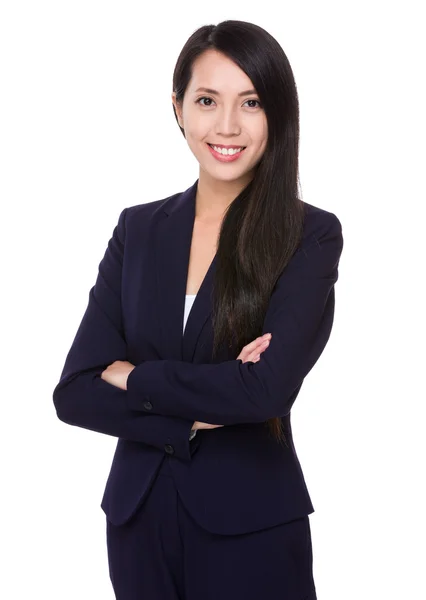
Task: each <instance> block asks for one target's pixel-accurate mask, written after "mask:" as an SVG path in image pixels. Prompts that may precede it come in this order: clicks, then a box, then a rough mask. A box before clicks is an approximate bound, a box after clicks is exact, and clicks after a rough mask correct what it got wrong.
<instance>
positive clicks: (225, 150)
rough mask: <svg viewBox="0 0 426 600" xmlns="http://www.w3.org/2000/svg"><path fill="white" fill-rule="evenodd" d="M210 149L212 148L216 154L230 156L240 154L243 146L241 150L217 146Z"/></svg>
mask: <svg viewBox="0 0 426 600" xmlns="http://www.w3.org/2000/svg"><path fill="white" fill-rule="evenodd" d="M212 148H214V149H215V150H216V152H219V154H224V155H225V156H226V155H228V156H232V155H233V154H237V152H241V150H242V149H243V146H241V148H218V147H217V146H212Z"/></svg>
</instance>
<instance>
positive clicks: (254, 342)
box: [244, 334, 271, 352]
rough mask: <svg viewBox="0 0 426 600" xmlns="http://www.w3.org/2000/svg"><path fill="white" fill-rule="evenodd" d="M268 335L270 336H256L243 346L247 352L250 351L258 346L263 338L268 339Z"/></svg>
mask: <svg viewBox="0 0 426 600" xmlns="http://www.w3.org/2000/svg"><path fill="white" fill-rule="evenodd" d="M270 337H271V334H265V335H261V336H259V337H257V338H256V339H255V340H253V341H252V342H250V344H247V346H244V349H245V350H248V351H249V352H252V351H253V350H255V349H256V348H257V347H258V346H260V345H261V344H262V343H263V342H264V341H265V340H267V339H270Z"/></svg>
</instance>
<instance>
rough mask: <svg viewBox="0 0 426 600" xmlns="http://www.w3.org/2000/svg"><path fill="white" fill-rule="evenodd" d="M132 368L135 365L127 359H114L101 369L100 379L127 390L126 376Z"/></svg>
mask: <svg viewBox="0 0 426 600" xmlns="http://www.w3.org/2000/svg"><path fill="white" fill-rule="evenodd" d="M134 368H135V365H132V363H130V362H128V361H127V360H116V361H114V362H113V363H112V364H110V365H109V366H108V367H107V368H106V369H105V370H104V371H102V373H101V379H103V380H104V381H106V382H107V383H110V384H111V385H115V386H116V387H118V388H120V389H122V390H127V378H128V376H129V375H130V373H131V372H132V371H133V369H134Z"/></svg>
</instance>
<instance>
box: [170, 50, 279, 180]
mask: <svg viewBox="0 0 426 600" xmlns="http://www.w3.org/2000/svg"><path fill="white" fill-rule="evenodd" d="M199 88H208V89H209V90H210V91H206V90H204V89H201V90H200V89H199ZM249 90H251V92H249V93H244V94H242V93H243V92H247V91H249ZM172 101H173V104H174V105H175V109H176V114H177V117H178V121H179V125H180V126H181V127H182V128H183V129H184V131H185V137H186V141H187V142H188V146H189V147H190V149H191V151H192V153H193V154H194V156H195V158H196V159H197V160H198V162H199V164H200V175H201V174H202V173H203V172H204V174H205V175H207V176H208V177H211V178H212V179H215V180H221V181H230V182H231V181H233V182H235V181H236V180H241V181H245V182H248V181H250V179H251V178H252V176H253V174H254V168H255V166H256V165H257V163H258V162H259V160H260V159H261V157H262V155H263V153H264V150H265V147H266V141H267V135H268V132H267V121H266V115H265V112H264V110H263V108H262V106H261V104H260V100H259V97H258V95H257V93H256V91H255V90H254V87H253V84H252V82H251V80H250V79H249V78H248V77H247V75H246V74H245V73H244V71H242V70H241V69H240V68H239V67H238V66H237V65H236V64H235V63H234V62H233V61H232V60H230V59H229V58H228V57H226V56H224V55H223V54H221V53H219V52H217V51H216V50H207V51H205V52H204V53H203V54H202V55H200V56H199V57H198V58H197V59H196V60H195V61H194V64H193V74H192V78H191V81H190V83H189V85H188V87H187V89H186V92H185V96H184V99H183V104H182V106H179V105H178V104H176V98H175V94H174V93H173V94H172ZM210 145H211V146H213V145H214V146H216V149H219V148H229V147H231V148H232V149H233V150H232V152H235V150H238V149H239V148H241V147H244V150H242V151H241V152H238V153H237V154H233V155H229V154H225V155H224V154H223V153H221V152H217V151H216V150H214V149H213V148H211V147H210ZM222 152H223V150H222Z"/></svg>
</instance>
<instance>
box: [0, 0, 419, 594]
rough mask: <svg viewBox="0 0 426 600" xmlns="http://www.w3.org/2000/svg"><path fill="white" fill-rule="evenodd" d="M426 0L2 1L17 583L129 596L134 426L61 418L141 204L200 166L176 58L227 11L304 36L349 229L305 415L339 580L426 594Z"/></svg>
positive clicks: (11, 540) (310, 107) (311, 186)
mask: <svg viewBox="0 0 426 600" xmlns="http://www.w3.org/2000/svg"><path fill="white" fill-rule="evenodd" d="M420 4H421V3H420V2H417V3H416V2H404V3H402V2H377V1H372V0H368V1H363V2H362V1H359V2H357V3H345V2H331V1H327V0H325V1H324V2H321V3H318V2H306V1H303V0H298V1H295V0H294V1H293V2H286V1H284V2H275V1H267V0H264V1H263V2H260V3H259V2H246V3H244V4H241V5H240V7H239V8H238V9H237V6H236V5H234V6H233V8H232V10H230V6H231V5H230V4H229V2H220V1H217V2H215V3H207V4H206V3H201V2H200V3H198V2H197V3H195V2H189V3H186V4H183V3H182V2H180V3H169V4H167V3H164V2H163V3H157V4H146V5H144V3H142V2H126V1H122V2H117V1H116V2H111V1H105V0H104V1H103V2H100V1H98V0H84V2H83V1H81V0H74V1H73V2H54V1H47V0H39V1H38V2H29V1H27V2H24V1H19V0H15V1H14V2H3V3H2V4H1V9H0V69H1V70H0V85H1V93H0V120H1V121H0V152H1V156H0V158H1V163H0V164H1V174H0V198H1V236H0V238H1V258H2V261H1V264H2V267H1V271H2V273H1V274H2V290H1V305H2V310H1V316H2V336H1V338H2V343H1V350H2V367H3V368H2V382H1V424H2V428H1V429H2V431H1V436H0V440H1V441H0V444H1V454H0V455H1V479H0V481H1V484H0V485H1V500H0V502H1V507H0V508H1V533H0V544H1V548H0V552H1V556H2V559H1V567H2V568H1V577H0V588H1V589H0V596H1V597H2V598H4V599H5V600H6V599H7V600H23V599H24V598H25V599H26V598H44V599H50V598H55V599H60V600H71V599H72V600H75V599H76V598H78V599H79V600H93V599H96V600H98V599H99V600H112V599H113V598H114V595H113V591H112V586H111V584H110V581H109V575H108V564H107V553H106V541H105V516H104V513H103V512H102V510H101V508H100V501H101V497H102V493H103V489H104V485H105V482H106V478H107V476H108V472H109V467H110V463H111V459H112V455H113V452H114V448H115V444H116V439H115V438H112V437H109V436H104V435H102V434H97V433H94V432H91V431H87V430H83V429H79V428H76V427H71V426H69V425H65V424H64V423H62V422H61V421H59V420H58V419H57V417H56V413H55V410H54V406H53V401H52V392H53V389H54V387H55V386H56V384H57V382H58V381H59V376H60V373H61V370H62V367H63V364H64V361H65V357H66V354H67V352H68V350H69V347H70V345H71V343H72V340H73V338H74V335H75V333H76V330H77V327H78V325H79V323H80V320H81V318H82V316H83V313H84V310H85V308H86V305H87V302H88V293H89V289H90V288H91V287H92V285H93V284H94V282H95V280H96V275H97V269H98V264H99V262H100V260H101V259H102V257H103V254H104V252H105V249H106V246H107V243H108V240H109V238H110V236H111V234H112V231H113V228H114V226H115V225H116V223H117V220H118V215H119V213H120V212H121V210H122V209H123V208H124V207H127V206H132V205H134V204H139V203H145V202H150V201H153V200H158V199H160V198H165V197H167V196H169V195H171V194H174V193H176V192H179V191H183V190H185V189H186V188H188V187H189V186H190V185H192V183H194V182H195V180H196V179H197V177H198V164H197V162H196V160H195V158H194V156H193V155H192V153H191V152H190V150H189V148H188V146H187V144H186V141H185V140H184V138H183V136H182V134H181V133H180V130H179V128H178V125H177V123H176V122H175V118H174V115H173V110H172V103H171V98H170V95H171V92H172V72H173V68H174V64H175V61H176V59H177V57H178V54H179V52H180V50H181V48H182V46H183V44H184V43H185V41H186V40H187V38H188V37H189V36H190V35H191V34H192V32H193V31H194V30H195V29H197V28H198V27H200V26H201V25H205V24H210V23H213V24H216V23H219V22H220V21H222V20H225V19H239V20H244V21H251V22H253V23H256V24H257V25H260V26H262V27H264V28H265V29H266V30H268V31H269V32H270V33H271V34H272V35H273V36H274V37H275V38H276V39H277V40H278V42H279V43H280V44H281V45H282V47H283V49H284V51H285V52H286V54H287V56H288V58H289V60H290V63H291V65H292V68H293V71H294V75H295V79H296V84H297V87H298V92H299V101H300V119H301V121H300V125H301V142H300V178H301V186H302V197H303V199H304V200H305V201H306V202H309V203H311V204H314V205H316V206H319V207H321V208H324V209H326V210H329V211H332V212H334V213H335V214H336V215H337V216H338V217H339V219H340V221H341V223H342V226H343V235H344V241H345V246H344V250H343V254H342V257H341V261H340V270H339V280H338V282H337V284H336V311H335V322H334V327H333V331H332V335H331V338H330V341H329V343H328V345H327V347H326V350H325V351H324V353H323V355H322V356H321V357H320V360H319V362H318V363H317V365H316V366H315V367H314V369H313V370H312V372H311V373H310V374H309V375H308V376H307V378H306V379H305V382H304V385H303V387H302V389H301V392H300V394H299V396H298V399H297V401H296V403H295V405H294V408H293V411H292V416H293V417H292V422H293V430H294V439H295V444H296V449H297V452H298V455H299V459H300V461H301V464H302V468H303V471H304V474H305V478H306V481H307V484H308V488H309V491H310V494H311V497H312V501H313V504H314V507H315V513H314V514H312V515H311V516H310V520H311V528H312V535H313V547H314V576H315V581H316V586H317V592H318V598H319V600H359V599H360V598H362V599H363V600H377V599H381V598H383V599H384V598H386V600H393V599H395V600H401V598H404V599H405V598H407V599H408V598H425V597H426V584H425V581H424V570H423V569H424V565H425V559H426V552H425V534H426V527H425V505H426V493H425V487H426V486H425V476H424V474H425V455H426V452H425V445H424V431H425V420H424V415H425V411H424V405H425V402H426V392H425V385H424V371H425V367H424V363H425V354H426V353H425V336H426V331H425V319H424V307H425V305H426V302H425V292H424V289H425V287H424V281H423V280H424V277H425V274H426V268H425V259H426V253H425V245H424V238H423V235H424V233H425V220H424V203H425V201H426V197H425V196H426V195H425V187H426V186H425V183H424V178H425V171H424V164H425V158H426V157H425V151H424V148H425V142H424V140H425V134H426V128H425V116H424V113H425V106H426V97H425V90H424V60H425V53H426V49H425V46H424V41H423V40H424V31H423V25H422V22H421V19H420ZM422 38H423V40H422ZM272 343H273V342H272ZM152 600H154V599H152ZM200 600H203V599H201V598H200ZM237 600H239V599H237ZM265 600H266V599H265ZM282 600H285V599H284V598H283V599H282Z"/></svg>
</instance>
